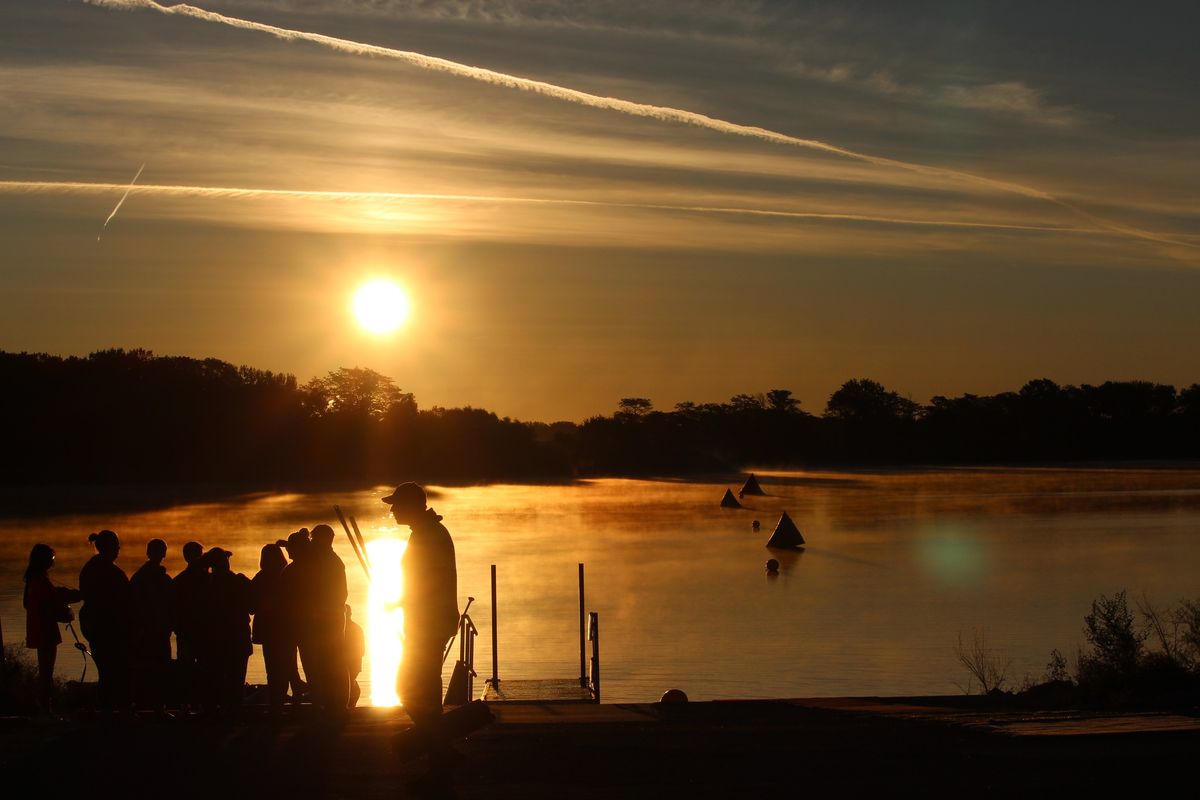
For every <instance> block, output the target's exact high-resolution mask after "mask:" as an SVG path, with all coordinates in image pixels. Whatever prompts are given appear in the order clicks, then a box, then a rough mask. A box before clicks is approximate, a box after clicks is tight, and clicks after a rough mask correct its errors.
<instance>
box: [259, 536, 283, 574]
mask: <svg viewBox="0 0 1200 800" xmlns="http://www.w3.org/2000/svg"><path fill="white" fill-rule="evenodd" d="M286 566H287V558H286V557H284V555H283V548H282V547H280V546H279V545H278V544H274V543H272V544H264V545H263V548H262V552H261V553H259V556H258V568H259V569H261V570H262V571H263V572H279V571H280V570H281V569H283V568H284V567H286Z"/></svg>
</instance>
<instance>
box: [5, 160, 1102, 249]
mask: <svg viewBox="0 0 1200 800" xmlns="http://www.w3.org/2000/svg"><path fill="white" fill-rule="evenodd" d="M142 166H143V167H145V165H144V164H143V165H142ZM140 174H141V169H139V170H138V175H140ZM136 180H137V178H136V176H135V178H134V181H135V182H136ZM121 190H124V193H123V194H122V195H121V199H120V201H118V203H117V206H116V208H114V209H113V211H112V213H111V214H110V215H109V217H108V220H106V222H105V225H106V226H107V224H108V221H111V220H112V218H113V217H114V216H115V215H116V212H117V210H118V209H119V208H120V207H121V204H122V203H124V202H125V200H126V198H128V197H129V195H131V194H139V195H151V196H153V195H159V196H164V197H200V198H210V199H218V200H236V199H259V198H270V197H280V198H288V199H293V200H312V201H328V202H373V203H411V202H422V203H425V202H431V203H475V204H484V205H493V204H501V205H531V206H565V207H571V206H575V207H580V206H582V207H591V208H610V209H625V210H642V211H672V212H682V213H688V214H704V215H723V216H748V217H772V218H778V219H793V220H824V221H829V222H850V223H854V222H861V223H871V224H878V225H896V226H919V227H930V228H951V229H952V228H965V229H976V230H1007V231H1028V232H1038V233H1069V234H1103V233H1105V230H1104V229H1103V228H1080V227H1072V226H1067V225H1020V224H1010V223H994V222H984V221H965V220H959V219H920V218H904V217H889V216H881V215H872V214H848V213H832V212H822V211H790V210H785V209H767V208H744V207H736V206H705V205H670V204H664V203H633V202H626V203H622V202H614V201H606V200H578V199H567V198H544V197H513V196H507V195H470V194H432V193H417V192H350V191H345V192H343V191H325V190H303V189H270V188H255V187H238V186H189V185H163V184H138V185H135V184H134V183H131V184H129V185H125V184H119V183H98V182H82V181H6V180H0V193H8V194H79V195H90V194H109V193H111V192H117V191H121Z"/></svg>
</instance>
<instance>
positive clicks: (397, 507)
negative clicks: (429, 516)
mask: <svg viewBox="0 0 1200 800" xmlns="http://www.w3.org/2000/svg"><path fill="white" fill-rule="evenodd" d="M383 502H385V503H387V504H388V505H389V506H391V507H392V516H393V517H395V519H396V522H398V523H400V524H401V525H408V524H410V523H412V521H413V520H415V519H416V518H417V517H418V516H419V515H420V514H422V513H423V512H424V511H425V502H426V498H425V490H424V489H422V488H421V487H420V486H418V485H417V484H415V483H412V482H411V481H410V482H408V483H402V484H400V485H399V486H397V487H396V491H394V492H392V493H391V494H390V495H388V496H387V497H385V498H383Z"/></svg>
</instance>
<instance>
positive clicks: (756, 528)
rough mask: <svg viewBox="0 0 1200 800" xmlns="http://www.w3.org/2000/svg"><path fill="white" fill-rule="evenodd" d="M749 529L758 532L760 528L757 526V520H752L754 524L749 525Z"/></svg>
mask: <svg viewBox="0 0 1200 800" xmlns="http://www.w3.org/2000/svg"><path fill="white" fill-rule="evenodd" d="M750 527H751V528H753V529H754V530H758V529H759V528H760V527H762V526H761V525H760V524H759V522H758V520H754V522H751V523H750Z"/></svg>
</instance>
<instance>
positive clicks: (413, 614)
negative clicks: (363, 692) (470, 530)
mask: <svg viewBox="0 0 1200 800" xmlns="http://www.w3.org/2000/svg"><path fill="white" fill-rule="evenodd" d="M383 502H385V503H387V504H388V505H390V506H391V507H392V516H393V517H395V518H396V522H398V523H399V524H401V525H407V526H409V528H411V529H412V535H411V536H409V537H408V546H407V547H406V548H405V550H404V556H403V557H402V558H401V561H400V568H401V572H402V574H403V577H404V595H403V597H402V599H401V602H402V604H403V608H404V657H403V659H402V660H401V663H400V680H399V689H400V701H401V703H403V704H404V709H405V711H407V712H408V715H409V716H410V717H411V718H412V721H413V726H414V728H415V729H416V730H417V731H418V732H419V734H420V736H421V738H422V739H423V741H424V744H425V747H426V750H427V751H428V753H429V774H428V775H426V776H425V777H424V778H422V779H420V782H421V783H422V784H424V786H425V787H427V788H432V787H434V786H436V785H438V784H442V783H446V782H448V781H449V780H450V778H451V770H452V768H453V763H454V755H455V753H454V751H453V750H452V749H451V747H450V742H449V740H448V738H447V737H446V734H445V732H444V731H443V730H442V725H441V715H442V652H443V650H444V649H445V647H446V642H447V641H449V640H450V637H451V636H453V635H454V631H455V629H456V628H457V627H458V569H457V566H456V565H455V561H454V540H453V539H451V538H450V532H449V531H447V530H446V527H445V526H444V525H442V517H441V515H440V514H438V513H437V512H436V511H434V510H433V509H432V508H426V507H425V490H424V489H422V488H421V487H420V486H418V485H417V484H415V483H404V484H401V485H400V486H397V487H396V491H394V492H392V493H391V494H390V495H388V496H387V497H385V498H383Z"/></svg>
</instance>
